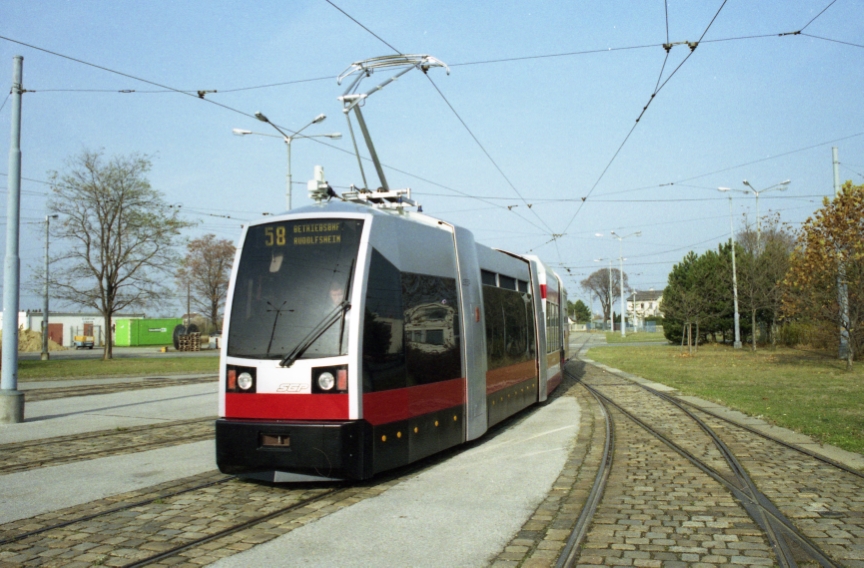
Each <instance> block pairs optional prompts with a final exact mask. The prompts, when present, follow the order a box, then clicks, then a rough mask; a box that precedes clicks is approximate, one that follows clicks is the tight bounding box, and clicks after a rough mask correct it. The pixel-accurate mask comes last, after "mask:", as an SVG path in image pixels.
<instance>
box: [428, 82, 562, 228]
mask: <svg viewBox="0 0 864 568" xmlns="http://www.w3.org/2000/svg"><path fill="white" fill-rule="evenodd" d="M426 78H427V79H429V82H430V83H432V86H433V87H434V88H435V90H436V91H438V94H439V95H440V96H441V98H442V99H443V100H444V103H445V104H446V105H447V106H448V107H449V108H450V110H451V111H452V112H453V114H454V115H455V116H456V119H457V120H459V122H460V123H462V126H463V127H464V128H465V130H466V131H467V132H468V134H469V135H470V136H471V138H472V139H473V140H474V142H475V143H476V144H477V146H479V147H480V150H481V151H482V152H483V154H485V155H486V157H487V158H488V159H489V161H490V162H492V165H493V166H495V169H496V170H498V173H499V174H501V177H503V178H504V181H506V182H507V185H509V186H510V188H511V189H512V190H513V191H514V192H515V193H516V195H518V196H519V199H521V200H522V203H524V204H525V206H526V207H528V210H529V211H531V212H532V213H534V216H535V217H537V220H538V221H540V222H541V223H542V224H543V226H544V227H546V229H547V230H548V231H549V233H550V234H554V232H553V231H552V228H551V227H550V226H549V225H548V224H546V222H545V221H543V219H541V218H540V215H538V214H537V212H536V211H534V209H533V208H532V207H531V205H529V203H528V202H527V201H526V200H525V198H524V197H523V196H522V194H521V193H520V192H519V190H518V189H516V186H515V185H513V182H512V181H510V178H508V177H507V174H505V173H504V170H502V169H501V167H500V166H499V165H498V162H496V161H495V159H494V158H493V157H492V155H491V154H490V153H489V152H488V151H487V150H486V147H485V146H483V143H482V142H480V140H479V139H478V138H477V136H475V135H474V132H472V131H471V128H469V127H468V124H467V123H466V122H465V121H464V120H463V119H462V117H461V116H460V115H459V113H458V112H457V111H456V109H455V108H453V105H452V104H450V101H449V100H447V97H446V96H444V93H443V92H441V89H439V88H438V85H436V84H435V81H433V80H432V77H430V76H429V75H426ZM511 211H512V210H511Z"/></svg>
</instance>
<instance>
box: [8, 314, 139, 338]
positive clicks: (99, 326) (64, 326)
mask: <svg viewBox="0 0 864 568" xmlns="http://www.w3.org/2000/svg"><path fill="white" fill-rule="evenodd" d="M143 317H144V314H122V313H118V314H114V317H113V320H116V319H118V318H123V319H141V318H143ZM113 320H112V321H113ZM18 327H19V329H20V328H23V329H32V330H34V331H39V332H41V331H42V310H38V311H29V310H28V311H26V312H18ZM104 327H105V318H104V317H102V314H100V313H98V312H92V313H73V312H50V313H49V315H48V337H49V338H51V339H53V340H54V341H55V342H56V343H59V344H60V345H63V346H65V347H71V346H72V345H73V342H74V339H73V337H74V336H76V335H92V336H93V337H94V338H95V346H96V347H101V346H104V345H105V330H104V329H103V328H104ZM2 329H3V321H2V312H0V330H2Z"/></svg>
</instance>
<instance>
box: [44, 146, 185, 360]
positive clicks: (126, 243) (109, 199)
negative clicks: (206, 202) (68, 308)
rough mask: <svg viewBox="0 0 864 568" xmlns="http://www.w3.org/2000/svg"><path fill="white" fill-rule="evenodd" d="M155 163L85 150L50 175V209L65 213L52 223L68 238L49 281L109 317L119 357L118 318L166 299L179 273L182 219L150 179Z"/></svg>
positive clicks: (60, 294) (107, 355)
mask: <svg viewBox="0 0 864 568" xmlns="http://www.w3.org/2000/svg"><path fill="white" fill-rule="evenodd" d="M150 167H151V164H150V161H149V160H148V159H147V158H146V157H143V156H139V155H131V156H125V157H124V156H117V157H114V158H111V159H110V160H106V159H104V158H103V152H101V151H100V152H93V151H89V150H84V151H83V152H82V153H81V154H80V155H78V156H74V157H72V158H70V159H69V160H68V162H67V168H66V171H65V172H63V173H58V172H52V173H51V198H50V199H49V202H48V209H49V211H51V213H56V214H58V215H59V216H60V220H59V222H58V223H53V224H52V225H51V230H52V231H51V232H52V236H53V238H54V239H57V240H60V241H61V242H65V243H66V246H62V245H61V247H58V248H61V252H59V253H58V254H57V255H56V256H55V257H54V258H53V259H52V261H51V262H52V264H53V265H54V268H53V269H52V270H51V279H50V286H51V291H52V295H53V296H54V297H56V298H58V299H60V300H63V301H66V302H69V303H72V304H78V305H82V306H87V307H91V308H94V309H96V310H97V311H99V313H100V314H101V315H102V316H103V318H104V321H105V350H104V353H103V355H102V358H103V359H105V360H108V359H111V357H112V342H111V330H112V325H111V324H112V318H113V316H114V314H116V313H117V312H119V311H121V310H123V309H126V308H144V307H145V306H147V305H149V304H150V303H152V302H153V301H156V300H159V299H162V298H164V297H165V296H166V295H167V293H168V289H167V288H166V287H165V286H164V285H163V282H164V273H165V272H169V271H172V270H173V268H174V266H176V263H177V260H178V258H177V255H176V253H175V252H174V251H173V249H172V244H173V242H174V240H175V239H176V238H177V236H178V235H179V231H180V229H182V228H184V227H187V226H189V223H187V222H185V221H182V220H180V219H179V218H178V217H177V211H176V210H172V209H171V208H169V207H168V205H167V204H166V203H165V202H164V201H163V200H162V196H161V194H160V193H159V192H158V191H155V190H154V189H152V188H151V187H150V183H149V182H148V181H147V178H146V177H145V176H146V174H147V172H148V171H150Z"/></svg>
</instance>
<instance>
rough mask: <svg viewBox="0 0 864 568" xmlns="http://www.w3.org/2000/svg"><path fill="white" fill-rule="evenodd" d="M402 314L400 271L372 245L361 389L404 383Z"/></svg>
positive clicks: (405, 378)
mask: <svg viewBox="0 0 864 568" xmlns="http://www.w3.org/2000/svg"><path fill="white" fill-rule="evenodd" d="M403 314H404V311H403V309H402V277H401V274H400V272H399V270H398V269H397V268H396V267H395V266H394V265H393V264H392V263H391V262H390V261H388V260H387V259H386V258H384V256H383V255H382V254H381V253H380V252H378V251H377V250H375V249H374V248H373V249H372V259H371V263H370V266H369V280H368V285H367V287H366V313H365V319H364V323H363V390H364V392H376V391H383V390H390V389H397V388H404V387H405V386H406V385H407V373H406V365H405V348H404V338H403V329H404V327H405V325H404V324H405V322H404V319H403V318H404V316H403Z"/></svg>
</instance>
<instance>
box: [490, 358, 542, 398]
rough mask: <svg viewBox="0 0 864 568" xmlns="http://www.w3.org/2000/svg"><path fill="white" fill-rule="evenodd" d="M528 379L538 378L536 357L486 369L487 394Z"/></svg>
mask: <svg viewBox="0 0 864 568" xmlns="http://www.w3.org/2000/svg"><path fill="white" fill-rule="evenodd" d="M528 379H535V380H536V379H537V361H536V360H534V359H531V360H529V361H523V362H522V363H516V364H515V365H508V366H507V367H500V368H498V369H493V370H492V371H486V394H492V393H493V392H497V391H499V390H501V389H505V388H507V387H512V386H513V385H516V384H519V383H521V382H523V381H526V380H528Z"/></svg>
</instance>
